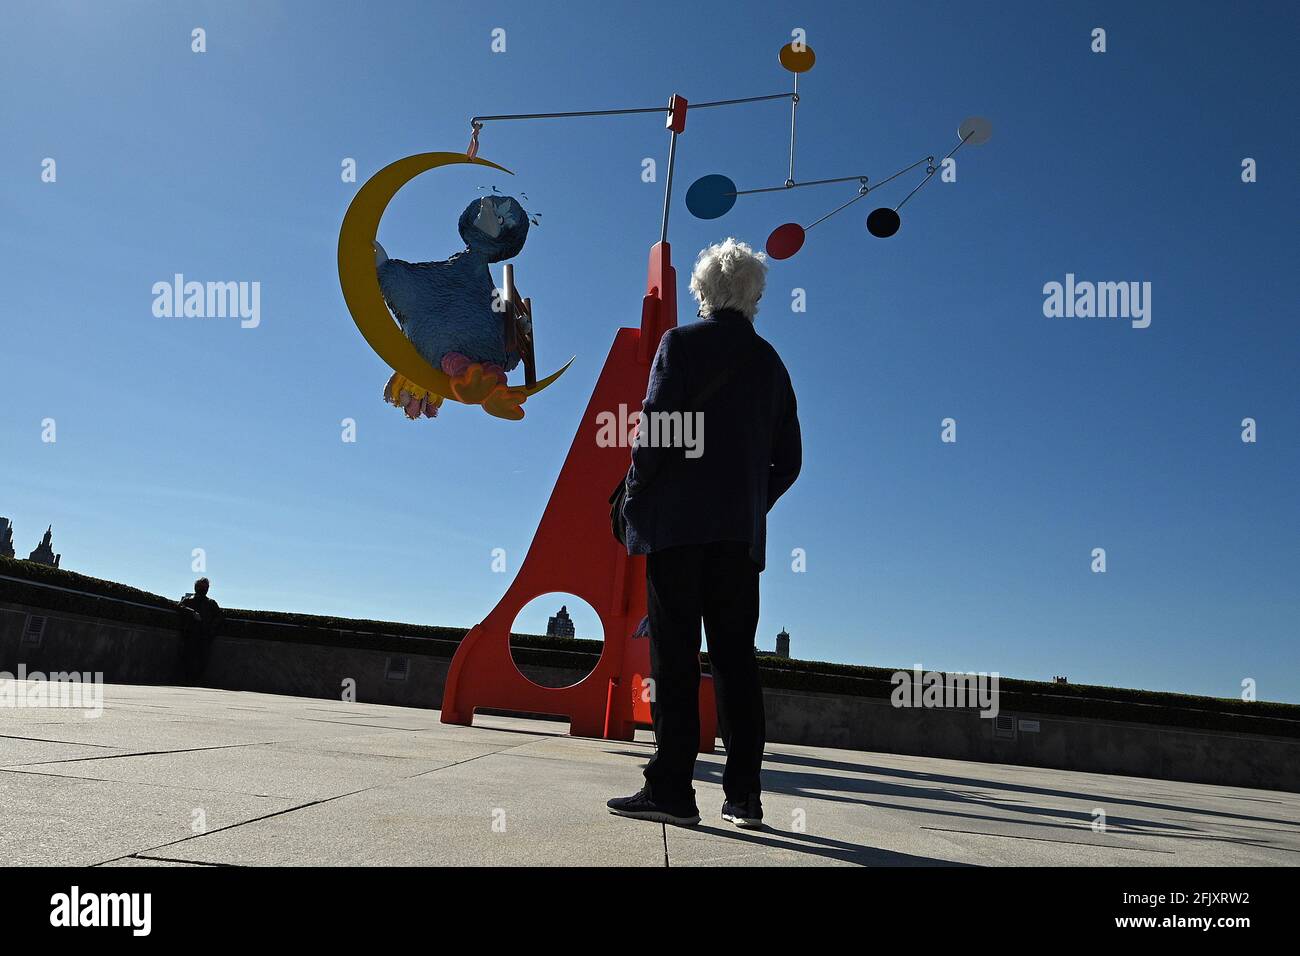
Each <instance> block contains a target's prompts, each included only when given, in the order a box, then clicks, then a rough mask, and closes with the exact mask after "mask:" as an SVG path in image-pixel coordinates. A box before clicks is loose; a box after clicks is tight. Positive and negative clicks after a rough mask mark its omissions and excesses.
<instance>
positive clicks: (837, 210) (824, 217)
mask: <svg viewBox="0 0 1300 956" xmlns="http://www.w3.org/2000/svg"><path fill="white" fill-rule="evenodd" d="M866 195H867V194H866V193H865V192H859V193H858V194H857V195H856V196H854V197H853V198H852V199H850V200H849V201H848V202H846V203H844V204H843V205H842V206H836V207H835V208H834V209H832V210H831V211H830V212H828V213H827V214H826V215H824V216H822V217H821V218H820V219H818V220H817V221H816V222H811V223H809V224H808V225H806V226H804V227H803V229H804V232H807V231H808V230H809V229H811V228H812V227H813V226H815V225H817V223H819V222H825V221H826V220H827V219H829V218H831V216H833V215H835V214H836V213H837V212H839V211H840V210H841V209H847V208H848V207H849V206H852V205H853V204H854V203H855V202H857V201H858V200H859V199H862V198H864V197H865V196H866Z"/></svg>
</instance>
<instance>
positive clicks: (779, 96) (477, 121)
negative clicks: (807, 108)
mask: <svg viewBox="0 0 1300 956" xmlns="http://www.w3.org/2000/svg"><path fill="white" fill-rule="evenodd" d="M793 95H794V94H791V93H773V94H771V95H769V96H743V97H740V98H739V99H734V100H710V101H709V102H707V103H690V104H688V105H687V107H686V109H687V112H690V111H691V110H706V109H709V108H710V107H714V106H734V105H735V104H737V103H758V102H761V101H763V100H783V99H789V98H790V97H791V96H793ZM666 112H668V107H667V106H638V107H635V108H633V109H626V110H575V111H572V112H567V113H498V114H496V115H495V116H472V117H470V125H479V126H481V125H482V124H484V123H487V122H489V121H496V120H531V119H566V118H569V117H574V116H625V115H629V114H632V113H666Z"/></svg>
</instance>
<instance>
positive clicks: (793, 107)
mask: <svg viewBox="0 0 1300 956" xmlns="http://www.w3.org/2000/svg"><path fill="white" fill-rule="evenodd" d="M798 109H799V74H798V73H796V74H795V75H794V93H793V94H791V96H790V172H789V175H787V176H786V177H785V184H786V185H787V186H793V185H794V116H795V113H796V112H797V111H798Z"/></svg>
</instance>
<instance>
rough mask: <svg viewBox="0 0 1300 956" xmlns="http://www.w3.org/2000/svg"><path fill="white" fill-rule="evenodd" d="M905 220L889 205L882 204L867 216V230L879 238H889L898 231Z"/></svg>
mask: <svg viewBox="0 0 1300 956" xmlns="http://www.w3.org/2000/svg"><path fill="white" fill-rule="evenodd" d="M902 223H903V221H902V220H901V219H899V218H898V213H896V212H894V210H892V209H890V208H889V207H888V206H881V207H880V208H879V209H876V210H873V211H872V213H871V215H870V216H868V217H867V232H869V233H871V234H872V235H873V236H875V237H876V238H877V239H888V238H889V237H890V236H892V235H893V234H894V233H896V232H898V227H899V226H901V225H902Z"/></svg>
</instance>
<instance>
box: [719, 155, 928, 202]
mask: <svg viewBox="0 0 1300 956" xmlns="http://www.w3.org/2000/svg"><path fill="white" fill-rule="evenodd" d="M922 162H924V160H922ZM867 178H868V177H866V176H838V177H836V178H835V179H810V180H808V181H807V182H804V183H794V184H793V185H790V186H784V185H783V186H764V187H763V188H762V189H737V190H736V191H735V192H734V193H723V195H724V196H748V195H750V194H752V193H779V192H785V190H787V189H799V188H800V187H802V186H823V185H825V184H826V183H847V182H850V181H856V182H865V181H866V180H867Z"/></svg>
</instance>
